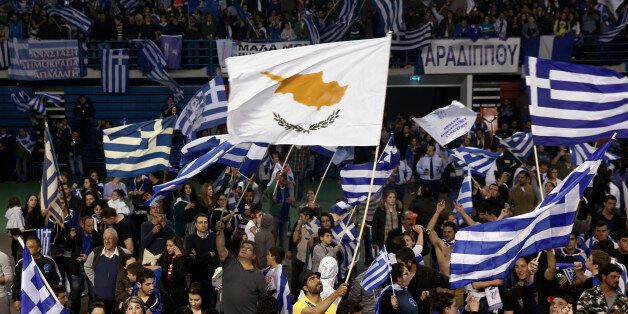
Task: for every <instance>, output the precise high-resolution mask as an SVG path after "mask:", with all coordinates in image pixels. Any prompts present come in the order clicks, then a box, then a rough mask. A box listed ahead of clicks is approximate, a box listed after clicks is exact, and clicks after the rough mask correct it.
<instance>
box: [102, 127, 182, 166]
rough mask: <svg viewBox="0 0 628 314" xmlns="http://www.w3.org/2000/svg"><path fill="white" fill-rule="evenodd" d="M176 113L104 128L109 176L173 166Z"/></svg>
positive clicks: (104, 147)
mask: <svg viewBox="0 0 628 314" xmlns="http://www.w3.org/2000/svg"><path fill="white" fill-rule="evenodd" d="M173 125H174V117H167V118H164V119H157V120H151V121H146V122H140V123H134V124H129V125H123V126H119V127H115V128H110V129H105V130H104V131H103V135H104V136H103V149H104V151H105V162H106V164H107V176H108V177H120V178H131V177H134V176H138V175H142V174H148V173H151V172H155V171H161V170H166V169H168V167H170V161H169V160H170V147H171V146H172V132H173V129H172V126H173Z"/></svg>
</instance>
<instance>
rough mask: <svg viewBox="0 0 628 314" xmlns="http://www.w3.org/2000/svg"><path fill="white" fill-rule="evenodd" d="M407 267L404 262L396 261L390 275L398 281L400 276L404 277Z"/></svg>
mask: <svg viewBox="0 0 628 314" xmlns="http://www.w3.org/2000/svg"><path fill="white" fill-rule="evenodd" d="M405 268H406V264H404V263H395V264H393V265H392V270H391V271H390V275H391V276H392V279H393V281H394V282H397V279H398V278H399V277H403V270H404V269H405Z"/></svg>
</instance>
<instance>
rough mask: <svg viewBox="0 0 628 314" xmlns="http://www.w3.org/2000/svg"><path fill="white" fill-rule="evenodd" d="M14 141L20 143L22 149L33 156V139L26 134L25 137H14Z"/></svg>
mask: <svg viewBox="0 0 628 314" xmlns="http://www.w3.org/2000/svg"><path fill="white" fill-rule="evenodd" d="M15 141H16V142H18V143H20V145H22V147H24V149H26V150H27V151H28V152H29V153H30V154H31V155H32V154H33V149H35V141H33V137H32V136H31V135H30V134H28V133H26V136H24V137H20V136H19V135H18V136H16V137H15Z"/></svg>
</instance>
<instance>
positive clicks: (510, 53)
mask: <svg viewBox="0 0 628 314" xmlns="http://www.w3.org/2000/svg"><path fill="white" fill-rule="evenodd" d="M520 48H521V45H520V42H519V38H508V39H506V40H501V39H498V38H489V39H479V40H477V41H472V40H470V39H435V40H432V43H431V45H429V46H427V47H425V48H423V49H421V60H422V61H423V67H424V69H425V74H452V73H465V74H467V73H468V74H471V73H510V72H517V71H518V66H519V51H520Z"/></svg>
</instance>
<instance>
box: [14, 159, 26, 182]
mask: <svg viewBox="0 0 628 314" xmlns="http://www.w3.org/2000/svg"><path fill="white" fill-rule="evenodd" d="M28 164H29V159H28V158H20V157H17V158H15V172H16V174H17V181H22V182H26V181H28Z"/></svg>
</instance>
